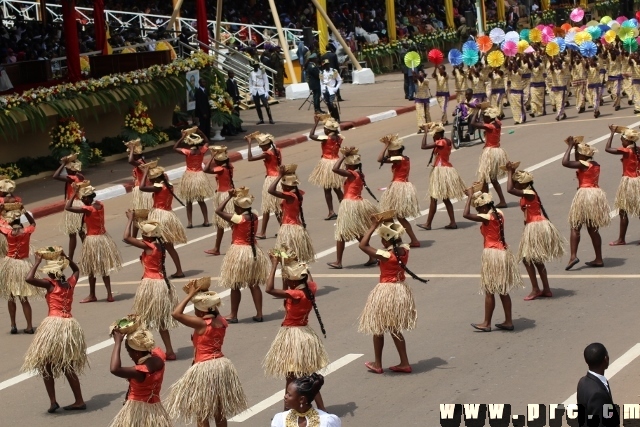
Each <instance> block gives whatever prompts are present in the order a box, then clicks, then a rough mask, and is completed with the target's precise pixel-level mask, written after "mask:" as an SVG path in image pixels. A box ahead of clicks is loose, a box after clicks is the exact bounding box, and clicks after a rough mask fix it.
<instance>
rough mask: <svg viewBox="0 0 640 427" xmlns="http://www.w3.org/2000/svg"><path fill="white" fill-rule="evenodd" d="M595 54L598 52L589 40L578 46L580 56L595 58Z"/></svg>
mask: <svg viewBox="0 0 640 427" xmlns="http://www.w3.org/2000/svg"><path fill="white" fill-rule="evenodd" d="M597 52H598V47H597V46H596V44H595V43H594V42H592V41H591V40H587V41H585V42H584V43H582V44H581V45H580V53H581V54H582V56H586V57H588V58H591V57H593V56H595V55H596V53H597Z"/></svg>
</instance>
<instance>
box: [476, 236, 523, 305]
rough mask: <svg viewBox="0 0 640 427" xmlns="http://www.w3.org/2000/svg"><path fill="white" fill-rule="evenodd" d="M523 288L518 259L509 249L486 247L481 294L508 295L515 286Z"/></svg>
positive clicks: (483, 255) (483, 259) (483, 257)
mask: <svg viewBox="0 0 640 427" xmlns="http://www.w3.org/2000/svg"><path fill="white" fill-rule="evenodd" d="M516 286H517V287H520V288H522V287H523V286H524V285H523V284H522V276H520V270H518V261H517V260H516V257H515V256H513V253H511V251H510V250H509V249H492V248H485V249H484V250H483V251H482V268H481V270H480V294H481V295H486V294H491V295H492V294H500V295H507V294H508V293H509V291H511V289H513V288H515V287H516Z"/></svg>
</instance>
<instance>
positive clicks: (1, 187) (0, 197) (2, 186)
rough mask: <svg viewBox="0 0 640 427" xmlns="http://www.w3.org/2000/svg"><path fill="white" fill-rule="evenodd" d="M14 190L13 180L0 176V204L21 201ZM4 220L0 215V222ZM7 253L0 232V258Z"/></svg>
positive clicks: (5, 240)
mask: <svg viewBox="0 0 640 427" xmlns="http://www.w3.org/2000/svg"><path fill="white" fill-rule="evenodd" d="M15 190H16V183H15V182H13V181H12V180H11V179H9V177H7V176H4V175H2V176H0V205H4V204H5V203H22V199H21V198H20V197H16V196H14V194H13V192H14V191H15ZM3 222H5V221H4V219H2V217H0V223H3ZM6 255H7V238H6V237H5V236H4V234H2V233H0V258H3V257H5V256H6Z"/></svg>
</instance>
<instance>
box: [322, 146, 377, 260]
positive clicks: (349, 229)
mask: <svg viewBox="0 0 640 427" xmlns="http://www.w3.org/2000/svg"><path fill="white" fill-rule="evenodd" d="M340 152H341V153H342V155H343V157H342V158H341V159H340V160H339V161H338V162H336V164H335V165H334V166H333V173H336V174H338V175H340V176H343V177H345V178H346V180H345V181H344V198H343V199H342V202H340V209H339V210H338V214H339V215H338V221H336V230H335V239H336V262H330V263H328V264H327V265H328V266H329V267H331V268H338V269H340V268H342V255H343V253H344V246H345V243H346V242H349V241H351V240H358V241H360V240H361V239H362V236H364V233H366V232H367V230H368V229H369V227H371V216H372V215H373V214H375V213H377V212H378V209H377V208H376V207H375V206H374V205H373V204H372V203H371V202H370V201H369V200H367V199H363V198H362V188H363V187H364V188H366V189H367V191H369V193H370V194H371V196H372V197H373V198H374V199H375V196H373V194H372V193H371V190H369V187H367V183H366V182H365V180H364V173H363V172H362V158H361V157H360V154H358V149H357V148H355V147H342V148H341V149H340ZM343 163H344V164H345V169H342V164H343ZM377 201H378V200H376V202H377ZM377 264H378V260H376V259H375V258H372V257H369V260H368V261H367V262H366V263H365V264H364V266H365V267H369V266H371V265H377Z"/></svg>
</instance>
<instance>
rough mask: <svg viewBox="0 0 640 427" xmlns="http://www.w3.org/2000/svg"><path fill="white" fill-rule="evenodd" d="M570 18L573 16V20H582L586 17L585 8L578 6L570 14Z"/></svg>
mask: <svg viewBox="0 0 640 427" xmlns="http://www.w3.org/2000/svg"><path fill="white" fill-rule="evenodd" d="M569 18H571V20H572V21H573V22H580V21H582V18H584V10H582V9H580V8H579V7H576V8H575V9H573V10H572V11H571V13H570V14H569Z"/></svg>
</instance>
